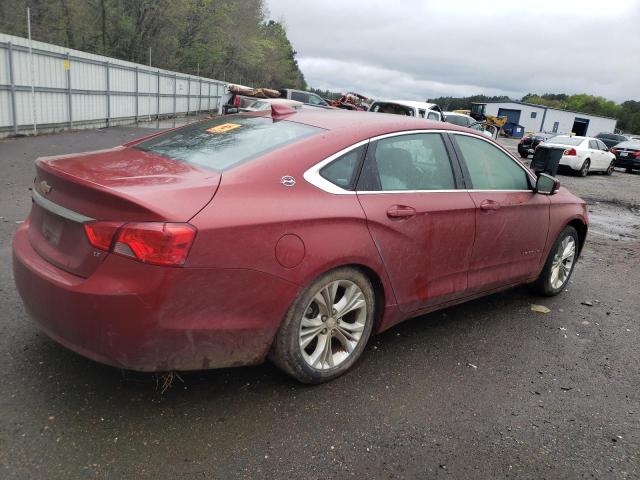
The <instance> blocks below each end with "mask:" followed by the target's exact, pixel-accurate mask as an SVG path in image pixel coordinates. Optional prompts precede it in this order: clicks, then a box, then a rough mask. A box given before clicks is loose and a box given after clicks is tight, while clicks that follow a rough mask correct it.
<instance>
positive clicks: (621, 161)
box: [616, 156, 640, 170]
mask: <svg viewBox="0 0 640 480" xmlns="http://www.w3.org/2000/svg"><path fill="white" fill-rule="evenodd" d="M616 167H619V168H635V169H638V170H640V157H631V156H629V157H616Z"/></svg>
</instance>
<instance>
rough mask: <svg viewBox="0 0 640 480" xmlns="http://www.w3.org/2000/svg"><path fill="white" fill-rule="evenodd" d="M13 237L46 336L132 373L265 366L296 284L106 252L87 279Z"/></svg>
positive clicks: (27, 299) (23, 291) (22, 234)
mask: <svg viewBox="0 0 640 480" xmlns="http://www.w3.org/2000/svg"><path fill="white" fill-rule="evenodd" d="M27 229H28V222H25V223H24V224H23V225H22V226H21V227H20V229H19V230H18V231H17V233H16V235H15V237H14V241H13V269H14V277H15V282H16V286H17V288H18V291H19V293H20V295H21V297H22V299H23V301H24V304H25V306H26V308H27V310H28V312H29V314H30V315H31V316H32V318H33V319H34V320H35V322H36V323H37V324H38V325H39V326H40V328H41V329H42V330H43V331H44V332H45V333H46V334H47V335H48V336H50V337H51V338H52V339H53V340H55V341H57V342H58V343H60V344H62V345H64V346H65V347H67V348H69V349H71V350H73V351H75V352H77V353H79V354H81V355H83V356H85V357H89V358H91V359H93V360H96V361H98V362H101V363H105V364H108V365H112V366H115V367H119V368H125V369H130V370H137V371H171V370H199V369H209V368H221V367H232V366H240V365H251V364H257V363H260V362H262V361H263V360H264V358H265V357H266V355H267V353H268V351H269V349H270V347H271V343H272V340H273V338H274V336H275V334H276V332H277V329H278V327H279V325H280V321H281V319H282V318H283V316H284V314H285V312H286V310H287V309H288V308H289V305H290V304H291V302H292V301H293V298H294V297H295V295H296V294H297V292H298V287H297V286H296V285H294V284H292V283H289V282H287V281H285V280H282V279H280V278H278V277H274V276H273V275H269V274H266V273H262V272H257V271H254V270H246V269H198V268H165V267H157V266H152V265H145V264H142V263H139V262H134V261H132V260H128V259H126V258H122V257H119V256H116V255H109V256H108V257H107V258H106V259H105V260H104V262H103V263H102V264H101V265H100V266H99V267H98V269H97V270H96V271H95V272H94V273H93V274H92V275H91V276H90V277H89V278H82V277H78V276H75V275H72V274H69V273H67V272H65V271H63V270H61V269H59V268H57V267H55V266H53V265H51V264H50V263H48V262H46V261H45V260H44V259H43V258H42V257H40V256H39V255H38V254H37V253H36V252H35V251H34V250H33V248H32V247H31V244H30V243H29V239H28V236H27V233H28V232H27Z"/></svg>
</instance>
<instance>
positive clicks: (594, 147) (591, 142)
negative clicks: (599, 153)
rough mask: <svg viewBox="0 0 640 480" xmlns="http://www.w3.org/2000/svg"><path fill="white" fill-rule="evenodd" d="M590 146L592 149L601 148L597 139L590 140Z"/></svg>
mask: <svg viewBox="0 0 640 480" xmlns="http://www.w3.org/2000/svg"><path fill="white" fill-rule="evenodd" d="M589 148H590V149H592V150H599V149H600V147H598V142H597V141H595V140H589Z"/></svg>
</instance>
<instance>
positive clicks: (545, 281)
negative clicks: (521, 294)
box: [531, 225, 580, 297]
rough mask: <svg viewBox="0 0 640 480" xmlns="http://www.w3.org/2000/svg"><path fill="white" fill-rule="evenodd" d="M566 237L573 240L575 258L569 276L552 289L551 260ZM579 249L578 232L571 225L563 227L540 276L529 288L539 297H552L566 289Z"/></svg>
mask: <svg viewBox="0 0 640 480" xmlns="http://www.w3.org/2000/svg"><path fill="white" fill-rule="evenodd" d="M567 237H573V240H574V242H575V248H576V252H575V257H574V259H573V263H572V264H571V270H570V271H569V274H568V275H567V277H566V279H565V281H564V282H563V283H562V285H560V286H559V287H556V288H554V287H553V286H552V285H551V273H552V267H553V260H554V257H555V255H556V253H557V252H558V249H559V248H560V245H561V244H562V242H563V240H564V239H565V238H567ZM579 248H580V239H579V237H578V232H577V231H576V229H575V228H573V227H572V226H571V225H567V226H566V227H564V229H563V230H562V232H560V235H558V238H556V241H555V243H554V244H553V247H551V250H550V251H549V256H548V257H547V261H546V262H545V264H544V268H543V269H542V272H541V273H540V276H539V277H538V279H537V280H536V281H535V282H534V283H532V284H531V287H532V288H533V290H534V291H535V292H536V293H538V294H540V295H544V296H546V297H552V296H554V295H558V294H559V293H560V292H562V290H563V289H564V288H565V287H566V285H567V283H569V280H570V279H571V275H572V274H573V270H574V269H575V266H576V262H577V260H578V250H579Z"/></svg>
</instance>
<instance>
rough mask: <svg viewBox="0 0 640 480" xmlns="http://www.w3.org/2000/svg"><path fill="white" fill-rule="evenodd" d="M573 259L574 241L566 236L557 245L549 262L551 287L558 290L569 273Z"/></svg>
mask: <svg viewBox="0 0 640 480" xmlns="http://www.w3.org/2000/svg"><path fill="white" fill-rule="evenodd" d="M575 259H576V241H575V240H574V238H573V237H571V236H567V237H565V238H564V240H562V242H561V243H560V245H559V246H558V250H556V254H555V255H554V257H553V263H552V264H551V278H550V282H551V287H552V288H553V289H555V290H558V289H560V288H562V287H563V286H564V284H565V283H566V281H567V279H568V278H569V275H570V274H571V269H572V268H573V263H574V262H575Z"/></svg>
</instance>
